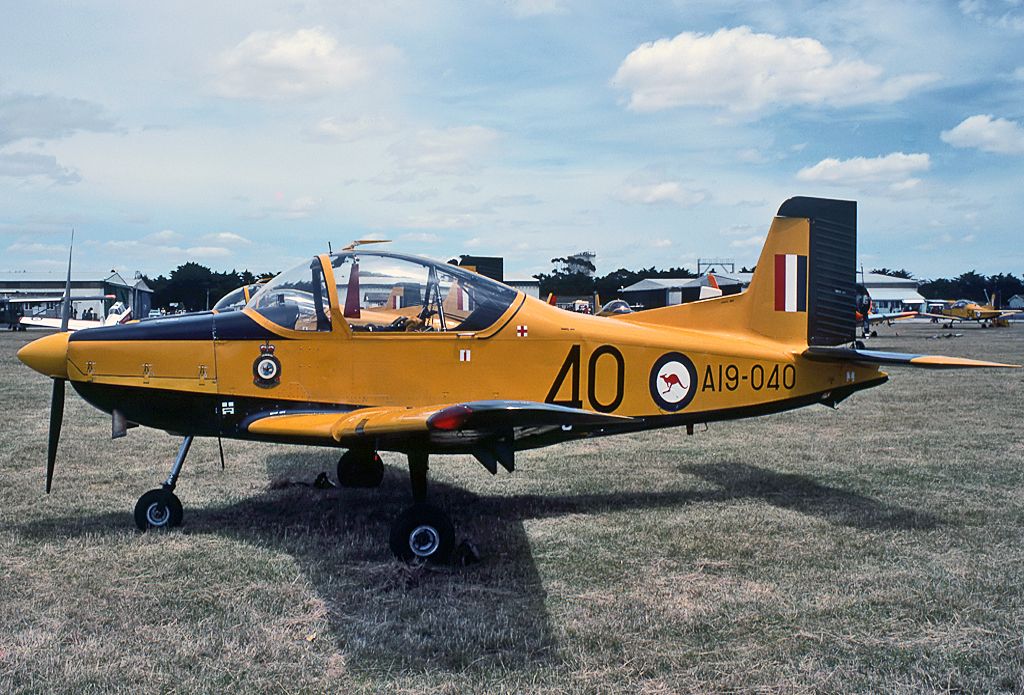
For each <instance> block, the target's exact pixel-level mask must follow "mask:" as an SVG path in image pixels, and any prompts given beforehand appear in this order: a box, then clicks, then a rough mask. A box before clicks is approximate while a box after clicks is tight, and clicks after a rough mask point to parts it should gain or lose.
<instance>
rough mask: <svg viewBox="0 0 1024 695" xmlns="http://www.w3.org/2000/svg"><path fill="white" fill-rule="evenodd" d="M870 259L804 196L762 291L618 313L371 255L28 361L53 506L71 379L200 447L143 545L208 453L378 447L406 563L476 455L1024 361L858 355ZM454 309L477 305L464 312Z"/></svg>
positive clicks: (158, 492)
mask: <svg viewBox="0 0 1024 695" xmlns="http://www.w3.org/2000/svg"><path fill="white" fill-rule="evenodd" d="M855 253H856V203H854V202H850V201H835V200H823V199H815V198H793V199H791V200H788V201H786V202H785V203H784V204H783V205H782V207H781V208H780V209H779V213H778V216H777V217H776V218H775V220H774V221H773V223H772V226H771V229H770V231H769V233H768V237H767V240H766V242H765V246H764V249H763V250H762V253H761V258H760V261H759V262H758V264H757V268H758V270H757V272H756V273H755V275H754V278H753V281H752V283H751V285H750V287H749V288H748V289H747V291H745V292H743V293H741V294H734V295H727V296H723V297H718V298H715V299H708V300H704V301H698V302H693V303H690V304H683V305H679V306H671V307H665V308H661V309H652V310H649V311H642V312H636V313H631V314H624V315H617V316H614V317H610V318H599V317H595V316H587V315H582V314H575V313H571V312H567V311H562V310H560V309H557V308H555V307H553V306H551V305H549V304H546V303H544V302H542V301H540V300H537V299H533V298H530V297H527V296H526V295H524V294H523V293H521V292H517V291H516V290H514V289H512V288H510V287H508V286H506V285H503V284H501V283H498V282H495V281H493V280H490V279H488V278H486V277H483V276H480V275H477V274H475V273H472V272H468V271H466V270H464V269H461V268H458V267H457V266H452V265H448V264H445V263H439V262H434V261H428V260H424V259H421V258H416V257H412V256H405V255H401V254H397V253H388V252H382V251H372V252H367V251H361V250H359V249H352V250H346V251H343V252H340V253H328V254H321V255H319V256H316V257H314V258H312V259H310V260H309V261H307V262H305V263H303V264H301V265H299V266H298V267H296V268H293V269H292V270H289V271H287V272H285V273H282V274H281V275H279V276H278V277H276V278H275V279H274V280H272V281H271V282H269V283H267V284H266V285H265V286H264V287H262V288H261V289H260V290H259V291H258V292H257V293H256V294H255V296H253V297H252V299H251V300H250V301H249V303H248V304H247V305H246V307H245V308H244V309H242V310H241V311H232V312H227V313H212V312H208V313H203V314H197V315H184V316H170V317H166V318H160V319H153V320H147V321H141V322H138V323H133V324H128V325H123V326H113V327H104V328H93V329H88V330H84V331H78V332H76V333H73V334H68V333H57V334H53V335H50V336H47V337H45V338H41V339H39V340H36V341H34V342H32V343H30V344H28V345H26V346H25V347H24V348H22V349H21V351H20V352H19V353H18V356H19V358H20V359H21V360H22V361H23V362H25V363H26V364H28V365H29V366H30V367H32V368H33V369H35V370H36V371H38V372H40V373H42V374H44V375H46V376H48V377H51V378H52V379H53V397H52V402H51V416H50V418H51V419H50V436H49V446H48V451H47V471H46V488H47V491H49V489H50V485H51V482H52V478H53V470H54V464H55V459H56V453H57V445H58V439H59V436H60V429H61V421H62V417H63V407H64V385H65V383H67V382H68V381H70V382H71V385H72V386H73V387H74V389H75V390H76V391H77V392H78V393H79V395H80V396H82V397H83V398H84V399H85V400H86V401H88V402H89V403H91V404H92V405H94V406H96V407H97V408H99V409H101V410H103V411H105V412H107V413H110V414H111V416H112V423H113V434H114V436H115V437H117V436H123V435H124V434H125V432H126V430H127V428H128V427H129V426H130V425H131V424H133V423H134V424H140V425H144V426H147V427H153V428H157V429H163V430H166V431H168V432H175V433H179V434H182V435H185V436H184V440H183V441H182V444H181V447H180V449H179V452H178V456H177V458H176V459H175V461H174V464H173V466H172V467H171V470H170V473H169V474H168V476H167V479H166V481H165V482H164V484H163V485H162V486H161V487H159V488H156V489H154V490H151V491H149V492H147V493H145V494H144V495H142V497H141V498H140V499H139V501H138V503H137V505H136V507H135V521H136V523H137V524H138V526H139V527H140V528H143V529H147V528H154V527H155V528H163V527H170V526H177V525H179V524H181V523H182V517H183V511H182V505H181V502H180V501H179V499H178V497H177V496H176V495H175V494H174V489H175V487H176V484H177V481H178V477H179V474H180V472H181V469H182V464H183V463H184V461H185V457H186V455H187V453H188V450H189V447H190V445H191V443H192V441H193V438H194V437H197V436H198V437H231V438H238V439H250V440H259V441H268V442H290V443H297V444H312V445H321V446H330V447H340V448H344V449H347V451H346V452H345V453H344V454H343V455H342V456H341V459H340V460H339V462H338V478H339V480H340V481H341V482H342V483H343V484H355V485H375V484H379V483H380V480H381V477H382V463H381V459H380V457H379V455H378V452H379V451H395V452H401V453H403V454H405V455H406V456H407V458H408V468H409V474H410V481H411V487H412V498H413V504H412V506H410V507H409V508H408V509H406V510H405V511H403V512H402V513H401V514H399V515H398V516H397V518H396V519H395V521H394V523H393V525H392V528H391V533H390V546H391V549H392V551H393V552H394V553H395V554H396V555H397V556H398V557H399V558H402V559H403V560H406V561H414V560H443V559H444V558H445V557H446V556H447V555H448V554H449V553H450V552H451V550H452V547H453V545H454V539H455V531H454V527H453V525H452V522H451V520H450V519H449V517H448V515H447V514H446V513H445V512H444V511H442V510H441V509H439V508H437V507H435V506H433V505H431V504H428V503H427V468H428V466H427V464H428V458H429V457H430V456H431V455H436V454H454V453H461V454H471V455H473V456H474V457H476V459H477V460H478V461H479V462H480V463H481V464H482V465H483V466H484V468H486V469H487V470H488V471H490V472H491V473H492V474H494V473H496V472H497V469H498V467H499V466H501V467H504V468H505V469H507V470H508V471H512V470H513V468H514V466H515V454H516V452H517V451H520V450H523V449H530V448H535V447H542V446H547V445H551V444H556V443H559V442H564V441H566V440H572V439H584V438H589V437H597V436H604V435H613V434H620V433H625V432H637V431H641V430H647V429H653V428H662V427H677V426H686V427H687V430H688V431H692V427H693V425H694V424H697V423H707V422H712V421H721V420H731V419H736V418H743V417H751V416H755V415H762V414H765V413H774V412H779V411H785V410H790V409H793V408H799V407H802V406H807V405H812V404H816V403H821V404H824V405H828V406H836V405H837V404H838V403H839V402H840V401H842V400H844V399H845V398H847V397H849V396H850V395H851V394H853V393H855V392H856V391H859V390H861V389H866V388H871V387H874V386H878V385H881V384H882V383H884V382H885V381H886V380H887V378H888V377H887V375H886V374H885V373H884V372H882V371H880V370H879V367H880V366H881V365H887V364H888V365H910V366H920V367H1006V366H1013V365H1001V364H997V363H993V362H982V361H977V360H968V359H960V358H955V357H942V356H928V355H910V354H897V353H888V352H877V351H869V350H863V349H857V348H851V347H846V345H848V344H849V343H851V341H853V339H854V337H855V336H854V334H855V312H854V309H855V292H856V288H855V276H854V258H855ZM385 279H386V280H385ZM388 282H395V283H398V282H400V283H403V284H404V285H405V286H406V287H410V286H412V285H415V286H416V287H417V288H418V299H417V300H416V304H415V306H416V307H417V308H418V311H417V312H415V314H414V315H413V316H411V317H410V316H407V315H389V314H386V313H382V312H381V311H380V309H379V308H375V307H373V306H371V304H373V303H374V301H375V300H374V298H373V297H374V296H382V297H384V298H386V297H388V296H390V293H389V292H388V291H387V283H388ZM452 292H464V293H465V296H464V297H462V298H461V300H460V301H463V305H462V308H461V309H459V310H452V309H451V307H452V302H451V300H449V297H450V295H451V293H452ZM374 293H379V295H375V294H374ZM403 296H406V297H410V296H412V295H411V293H406V294H404V295H403ZM356 310H358V311H356Z"/></svg>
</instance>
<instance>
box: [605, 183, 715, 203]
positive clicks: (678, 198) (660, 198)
mask: <svg viewBox="0 0 1024 695" xmlns="http://www.w3.org/2000/svg"><path fill="white" fill-rule="evenodd" d="M619 198H620V199H621V200H623V201H625V202H627V203H640V204H642V205H658V204H664V203H674V204H676V205H682V206H683V207H690V206H693V205H697V204H698V203H702V202H704V201H705V200H707V199H708V192H707V191H702V190H695V189H690V188H686V187H685V186H683V184H681V183H679V182H678V181H661V182H659V183H652V184H642V185H627V186H625V187H624V188H623V189H622V190H621V191H620V192H619Z"/></svg>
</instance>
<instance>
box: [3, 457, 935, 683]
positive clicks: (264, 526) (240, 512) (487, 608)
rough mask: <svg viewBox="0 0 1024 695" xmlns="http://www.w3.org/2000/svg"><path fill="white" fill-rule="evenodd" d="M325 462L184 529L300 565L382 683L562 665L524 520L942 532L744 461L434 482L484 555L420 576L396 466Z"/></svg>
mask: <svg viewBox="0 0 1024 695" xmlns="http://www.w3.org/2000/svg"><path fill="white" fill-rule="evenodd" d="M322 465H323V457H322V453H321V454H317V453H315V452H310V453H309V454H299V455H295V454H276V455H273V456H271V457H269V459H268V464H267V470H268V475H269V478H270V480H271V485H270V489H269V490H267V491H266V492H264V493H262V494H260V495H258V496H256V497H252V498H250V499H246V500H243V501H241V502H237V503H234V504H230V505H226V506H221V507H208V508H197V507H188V508H186V513H185V525H184V527H183V532H185V533H204V534H206V533H208V534H216V535H220V536H224V537H227V538H232V539H237V540H240V541H242V542H245V543H250V544H253V545H255V546H258V547H269V548H275V549H278V550H280V551H282V552H285V553H287V554H289V555H291V556H293V557H294V558H295V560H296V562H297V563H298V565H299V566H300V568H301V569H302V571H303V573H304V574H305V575H306V576H307V577H308V579H309V581H310V582H311V583H312V584H313V586H314V587H315V590H316V591H317V593H318V595H319V596H320V598H322V599H323V600H324V601H325V603H326V604H327V606H328V610H329V616H330V617H329V620H330V624H331V629H332V633H333V634H334V635H335V636H336V637H337V639H338V642H339V644H338V645H337V646H338V648H339V649H341V650H343V651H344V652H346V655H347V663H348V664H349V665H350V666H352V667H356V668H359V667H360V666H361V667H362V668H365V669H367V670H368V671H375V672H377V671H381V670H393V669H414V670H422V669H427V670H437V669H446V670H451V671H459V670H463V669H466V668H467V667H473V665H477V666H486V665H491V666H493V665H495V664H498V665H500V666H501V667H502V668H512V669H514V668H517V667H522V666H525V665H526V664H530V665H531V666H532V667H533V668H536V667H537V666H538V665H543V664H544V663H545V662H547V663H552V664H554V663H557V662H559V661H560V657H559V654H558V644H557V640H556V639H555V637H554V635H553V633H552V630H551V626H550V623H549V619H548V614H547V610H546V607H545V598H546V593H545V590H544V586H543V582H542V581H541V578H540V575H539V573H538V571H537V567H536V562H535V560H534V557H533V555H532V552H531V549H530V543H529V539H528V538H527V535H526V532H525V529H524V527H523V523H522V522H524V521H526V520H531V519H543V518H552V517H558V516H564V515H568V514H585V513H599V512H609V511H630V510H639V509H659V508H673V507H679V506H684V505H687V504H694V503H709V502H710V503H717V502H728V501H731V500H739V499H753V500H762V501H764V502H766V503H768V504H771V505H773V506H777V507H782V508H786V509H793V510H796V511H799V512H801V513H804V514H810V515H814V516H818V517H821V518H824V519H826V520H827V521H829V522H830V523H834V524H839V525H844V526H850V527H854V528H860V529H877V530H882V531H885V530H896V529H928V528H932V527H934V526H936V525H939V524H941V523H942V521H941V520H940V519H939V518H938V517H935V516H933V515H931V514H927V513H921V512H917V511H914V510H910V509H905V508H902V507H896V506H890V505H886V504H884V503H882V502H879V501H878V500H875V499H872V498H870V497H866V496H863V495H859V494H856V493H852V492H849V491H846V490H843V489H840V488H835V487H828V486H825V485H821V484H819V483H817V482H815V481H814V480H813V479H811V478H809V477H806V476H802V475H796V474H784V473H777V472H774V471H770V470H766V469H763V468H758V467H756V466H750V465H745V464H735V463H720V464H719V463H716V464H700V465H686V464H684V465H682V466H681V467H680V470H681V471H682V472H684V473H688V474H691V475H694V476H696V477H698V478H701V479H703V480H705V481H708V482H711V483H714V484H715V486H716V487H715V488H714V489H710V490H705V489H702V490H685V489H684V490H668V491H654V492H640V493H616V492H608V493H600V494H587V495H543V494H537V495H534V494H526V495H507V496H505V495H476V494H473V493H471V492H468V491H466V490H464V489H461V488H458V487H456V486H453V485H447V484H445V483H443V482H438V481H436V480H435V481H433V482H432V483H431V491H430V494H431V499H432V501H434V502H436V503H437V504H438V505H440V506H442V507H444V508H446V509H448V510H450V511H451V513H452V515H453V517H454V520H455V523H456V527H457V529H458V533H459V534H460V537H462V538H470V539H472V541H473V542H474V543H475V544H476V545H477V546H478V547H479V548H480V549H481V550H482V552H483V554H484V558H483V561H482V562H481V563H480V564H478V565H474V566H472V567H468V568H465V569H461V568H453V569H437V570H422V569H421V570H413V569H408V568H405V567H404V566H403V565H400V564H399V563H398V562H397V561H391V559H390V555H389V554H388V551H387V548H386V544H385V543H383V542H382V541H383V540H384V539H386V538H387V536H388V531H389V528H390V524H391V521H392V519H393V516H394V514H395V512H396V510H398V509H400V508H402V507H403V506H405V505H406V504H408V502H409V499H410V498H409V491H408V479H407V476H406V474H405V472H404V470H402V469H401V468H399V467H397V466H389V467H387V470H386V474H385V479H384V482H383V484H382V485H381V486H380V488H378V489H375V490H340V489H327V490H321V489H316V488H314V487H312V486H311V485H309V484H307V483H305V482H298V483H296V482H292V481H294V480H300V479H301V480H303V481H305V480H311V479H312V477H313V476H312V475H310V471H313V470H317V469H318V468H319V467H322ZM186 486H187V479H186V481H185V482H184V485H183V489H187V487H186ZM186 494H187V493H186ZM186 504H187V496H186ZM130 524H131V520H130V517H129V515H128V514H127V513H105V514H99V515H95V516H92V517H84V518H83V517H73V518H63V519H49V520H46V521H37V522H32V523H29V524H25V525H24V526H22V527H21V529H20V530H21V531H22V532H23V533H24V534H26V535H28V536H30V537H34V538H45V539H52V538H53V537H54V536H61V535H65V536H66V535H68V534H70V535H85V534H101V535H102V534H104V533H111V534H113V533H123V532H124V530H125V529H126V528H128V527H129V526H130Z"/></svg>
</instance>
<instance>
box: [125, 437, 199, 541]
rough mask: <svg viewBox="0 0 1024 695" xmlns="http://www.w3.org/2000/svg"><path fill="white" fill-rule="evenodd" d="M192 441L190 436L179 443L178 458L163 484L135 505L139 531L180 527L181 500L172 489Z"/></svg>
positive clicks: (182, 515)
mask: <svg viewBox="0 0 1024 695" xmlns="http://www.w3.org/2000/svg"><path fill="white" fill-rule="evenodd" d="M192 439H193V437H192V435H189V436H187V437H185V439H184V440H183V441H182V442H181V447H180V448H179V449H178V456H177V458H175V459H174V465H173V466H171V471H170V473H168V474H167V480H165V481H164V484H163V485H162V486H160V487H158V488H156V489H155V490H150V491H149V492H147V493H146V494H144V495H143V496H142V497H140V498H139V501H138V502H136V503H135V514H134V516H135V525H136V526H138V527H139V530H140V531H149V530H150V529H166V528H173V527H176V526H181V520H182V519H183V518H184V516H185V511H184V509H183V508H182V506H181V500H179V499H178V496H177V495H175V494H174V487H175V485H177V484H178V476H179V475H181V467H182V465H184V463H185V457H186V456H188V450H189V448H190V447H191V446H192Z"/></svg>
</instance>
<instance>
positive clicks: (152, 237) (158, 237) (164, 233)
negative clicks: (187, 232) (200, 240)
mask: <svg viewBox="0 0 1024 695" xmlns="http://www.w3.org/2000/svg"><path fill="white" fill-rule="evenodd" d="M179 239H181V235H180V234H178V233H177V232H176V231H174V230H173V229H162V230H160V231H159V232H153V233H152V234H149V235H147V236H146V241H149V242H152V243H155V244H172V243H174V242H176V241H178V240H179Z"/></svg>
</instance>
